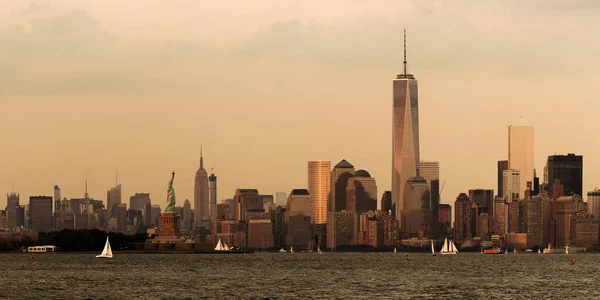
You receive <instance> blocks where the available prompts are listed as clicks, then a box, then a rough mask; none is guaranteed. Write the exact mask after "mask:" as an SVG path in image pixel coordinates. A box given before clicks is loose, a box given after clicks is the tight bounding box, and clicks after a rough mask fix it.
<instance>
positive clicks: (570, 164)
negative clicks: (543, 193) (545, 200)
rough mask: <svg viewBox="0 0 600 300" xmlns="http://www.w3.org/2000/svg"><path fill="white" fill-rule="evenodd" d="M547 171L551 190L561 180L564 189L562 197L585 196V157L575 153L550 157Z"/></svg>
mask: <svg viewBox="0 0 600 300" xmlns="http://www.w3.org/2000/svg"><path fill="white" fill-rule="evenodd" d="M546 171H547V172H548V182H547V183H548V186H549V187H550V188H551V187H552V184H553V183H554V181H555V180H556V179H560V183H561V184H562V185H563V188H564V190H563V193H564V195H561V196H571V195H579V196H582V195H583V156H581V155H575V154H573V153H569V154H567V155H551V156H548V161H547V163H546ZM550 194H552V191H550Z"/></svg>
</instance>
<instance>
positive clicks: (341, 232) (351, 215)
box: [327, 210, 359, 249]
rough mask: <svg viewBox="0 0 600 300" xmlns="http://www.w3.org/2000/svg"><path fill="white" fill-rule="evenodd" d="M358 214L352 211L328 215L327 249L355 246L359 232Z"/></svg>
mask: <svg viewBox="0 0 600 300" xmlns="http://www.w3.org/2000/svg"><path fill="white" fill-rule="evenodd" d="M358 224H359V223H358V214H357V213H355V212H352V211H345V210H344V211H338V212H330V213H328V214H327V248H330V249H335V248H337V247H339V246H342V245H354V244H355V243H356V234H357V232H358Z"/></svg>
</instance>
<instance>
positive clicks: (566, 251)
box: [565, 246, 569, 255]
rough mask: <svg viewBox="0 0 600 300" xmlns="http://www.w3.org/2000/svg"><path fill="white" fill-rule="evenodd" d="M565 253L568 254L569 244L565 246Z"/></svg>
mask: <svg viewBox="0 0 600 300" xmlns="http://www.w3.org/2000/svg"><path fill="white" fill-rule="evenodd" d="M565 254H567V255H569V246H566V247H565Z"/></svg>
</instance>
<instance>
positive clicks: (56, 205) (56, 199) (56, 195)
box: [54, 185, 60, 213]
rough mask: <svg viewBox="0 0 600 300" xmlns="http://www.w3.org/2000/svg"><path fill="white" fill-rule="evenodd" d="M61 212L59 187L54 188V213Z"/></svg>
mask: <svg viewBox="0 0 600 300" xmlns="http://www.w3.org/2000/svg"><path fill="white" fill-rule="evenodd" d="M59 210H60V188H59V187H58V185H55V186H54V212H55V213H56V212H58V211H59Z"/></svg>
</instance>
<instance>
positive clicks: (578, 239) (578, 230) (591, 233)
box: [571, 214, 598, 248]
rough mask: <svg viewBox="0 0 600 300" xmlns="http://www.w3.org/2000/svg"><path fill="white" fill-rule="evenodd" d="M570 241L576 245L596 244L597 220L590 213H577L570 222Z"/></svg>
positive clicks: (587, 246)
mask: <svg viewBox="0 0 600 300" xmlns="http://www.w3.org/2000/svg"><path fill="white" fill-rule="evenodd" d="M572 226H573V230H572V236H571V241H572V244H573V245H574V246H577V247H586V248H589V247H592V246H594V245H597V244H598V220H597V219H596V218H594V216H592V215H590V214H578V215H577V216H576V217H575V219H574V220H573V222H572Z"/></svg>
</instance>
